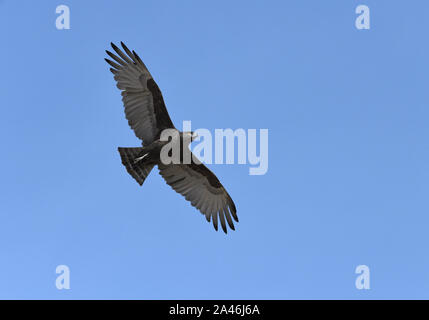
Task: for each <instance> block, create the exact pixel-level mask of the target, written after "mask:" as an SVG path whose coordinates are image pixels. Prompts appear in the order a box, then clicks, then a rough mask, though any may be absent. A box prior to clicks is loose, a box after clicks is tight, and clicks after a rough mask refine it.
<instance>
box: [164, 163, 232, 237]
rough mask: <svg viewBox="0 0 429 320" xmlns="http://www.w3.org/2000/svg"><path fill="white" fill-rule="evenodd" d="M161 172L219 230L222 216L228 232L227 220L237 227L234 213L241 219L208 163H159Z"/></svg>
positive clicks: (168, 182)
mask: <svg viewBox="0 0 429 320" xmlns="http://www.w3.org/2000/svg"><path fill="white" fill-rule="evenodd" d="M158 168H159V173H160V174H161V176H162V177H163V178H164V180H165V181H166V182H167V184H169V185H170V186H171V187H172V188H173V189H174V190H175V191H176V192H178V193H180V194H181V195H183V196H184V197H185V198H186V200H188V201H190V202H191V204H192V205H193V206H194V207H196V208H197V209H198V210H200V212H201V213H202V214H204V215H205V216H206V219H207V221H208V222H210V220H212V221H213V226H214V228H215V229H216V231H217V230H218V218H219V220H220V223H221V226H222V229H223V231H224V232H225V233H227V229H226V223H225V220H226V222H228V225H229V227H230V228H231V229H232V230H235V228H234V223H233V221H232V218H231V216H232V217H233V218H234V220H235V221H237V222H238V217H237V210H236V208H235V204H234V202H233V201H232V199H231V197H230V195H229V194H228V192H227V191H226V190H225V188H224V187H223V186H222V184H221V183H220V181H219V180H218V178H217V177H216V176H215V175H214V173H213V172H211V171H210V170H209V169H208V168H207V167H206V166H205V165H204V164H202V163H201V164H195V163H191V164H171V165H164V164H162V163H161V164H159V165H158Z"/></svg>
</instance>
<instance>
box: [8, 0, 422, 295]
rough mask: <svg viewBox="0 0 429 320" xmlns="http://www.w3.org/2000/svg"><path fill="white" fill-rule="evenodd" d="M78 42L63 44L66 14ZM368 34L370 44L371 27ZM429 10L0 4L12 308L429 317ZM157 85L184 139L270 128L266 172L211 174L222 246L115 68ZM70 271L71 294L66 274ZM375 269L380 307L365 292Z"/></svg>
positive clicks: (337, 5) (319, 4)
mask: <svg viewBox="0 0 429 320" xmlns="http://www.w3.org/2000/svg"><path fill="white" fill-rule="evenodd" d="M60 4H66V5H68V6H69V7H70V10H71V29H70V30H62V31H60V30H57V29H56V28H55V20H56V17H57V14H56V13H55V8H56V6H57V5H60ZM359 4H366V5H368V6H369V8H370V10H371V29H370V30H360V31H359V30H357V29H356V28H355V18H356V14H355V8H356V6H357V5H359ZM428 11H429V3H428V2H427V1H409V2H404V1H392V0H389V1H387V0H385V1H380V0H377V1H374V0H362V1H354V0H348V1H344V0H341V1H340V0H337V1H303V0H299V1H298V0H296V1H269V2H261V1H233V2H231V1H210V2H209V1H115V2H113V1H41V2H40V1H39V2H37V3H36V2H34V1H10V0H3V1H0V35H1V40H2V49H1V50H0V59H1V61H2V66H1V77H0V86H1V88H2V89H1V95H0V97H1V100H0V101H1V111H2V116H1V117H0V141H1V146H2V152H1V157H0V177H1V183H0V195H1V201H0V248H1V249H0V253H1V254H0V298H37V299H46V298H53V299H71V298H82V299H87V298H98V299H103V298H120V299H137V298H139V299H162V298H164V299H173V298H178V299H190V298H192V299H199V298H201V299H207V298H211V299H220V298H223V299H234V298H242V299H289V298H293V299H295V298H311V299H312V298H324V299H331V298H344V299H362V298H368V299H374V298H429V255H428V249H427V248H428V243H429V233H428V229H429V202H428V199H429V198H428V193H429V187H428V186H429V184H428V179H429V174H428V172H429V148H428V147H429V140H428V137H429V126H428V119H429V109H428V107H429V90H428V86H429V81H428V74H429V63H428V56H429V44H428V41H427V39H428V37H427V33H428V30H429V19H428V17H427V13H428ZM111 41H114V42H119V41H124V42H126V43H127V44H128V46H129V47H130V48H132V49H134V50H136V51H137V52H138V53H139V55H140V56H141V57H142V58H143V60H144V61H145V62H146V64H147V65H148V67H149V69H150V71H151V73H152V75H153V76H154V77H155V80H156V81H157V83H158V85H159V86H160V88H161V90H162V92H163V95H164V98H165V101H166V104H167V108H168V110H169V112H170V115H171V117H172V119H173V121H174V122H175V123H176V124H177V125H178V126H179V125H181V121H182V120H192V125H193V128H208V129H210V130H214V129H215V128H233V129H235V128H245V129H249V128H257V129H259V128H268V129H269V170H268V173H267V174H266V175H264V176H249V174H248V166H246V165H238V164H237V165H210V168H211V169H212V170H213V171H214V172H215V173H216V174H217V175H218V177H219V179H220V180H221V181H222V182H223V184H224V185H225V186H226V188H227V189H228V191H229V192H230V194H231V196H232V197H233V199H234V200H235V203H236V205H237V208H238V215H239V218H240V223H239V224H238V225H237V231H236V232H232V233H229V234H228V235H224V234H223V233H221V232H215V231H214V230H213V228H212V226H210V225H209V224H208V223H207V222H205V220H204V218H203V217H202V216H201V215H200V214H199V213H198V212H197V211H196V210H195V209H194V208H193V207H191V206H190V205H189V203H187V202H186V201H185V200H184V199H183V198H182V197H181V196H180V195H178V194H176V193H175V192H174V191H172V190H171V188H170V187H169V186H167V185H166V184H165V182H164V181H163V180H162V178H161V177H160V176H159V174H158V173H157V171H156V170H155V171H153V172H152V174H151V175H150V177H149V178H148V180H147V181H146V182H145V184H144V185H143V187H139V186H138V185H137V183H136V182H135V181H134V180H133V179H132V178H131V177H130V176H129V175H128V174H127V173H126V171H125V169H124V168H123V166H122V165H121V163H120V159H119V155H118V152H117V147H118V146H138V145H139V140H137V138H136V137H135V136H134V134H133V132H132V131H131V130H130V129H129V127H128V124H127V122H126V120H125V117H124V114H123V107H122V103H121V98H120V93H119V90H118V89H117V88H116V87H115V84H114V81H113V78H112V75H111V74H110V72H109V70H108V65H107V64H106V63H105V62H104V60H103V58H104V57H105V53H104V50H105V49H108V47H109V43H110V42H111ZM60 264H65V265H67V266H69V267H70V272H71V278H70V280H71V283H70V284H71V289H70V290H68V291H67V290H61V291H60V290H57V289H56V287H55V279H56V276H57V275H56V274H55V268H56V266H57V265H60ZM361 264H365V265H368V266H369V268H370V271H371V289H370V290H361V291H360V290H357V289H356V288H355V279H356V277H357V275H356V274H355V273H354V271H355V268H356V266H358V265H361Z"/></svg>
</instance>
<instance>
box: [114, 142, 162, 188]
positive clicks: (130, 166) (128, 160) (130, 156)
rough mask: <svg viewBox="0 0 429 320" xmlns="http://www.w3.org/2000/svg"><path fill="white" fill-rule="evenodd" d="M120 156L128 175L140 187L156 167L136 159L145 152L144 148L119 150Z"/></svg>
mask: <svg viewBox="0 0 429 320" xmlns="http://www.w3.org/2000/svg"><path fill="white" fill-rule="evenodd" d="M118 151H119V154H120V155H121V160H122V164H123V165H124V166H125V168H126V169H127V171H128V173H129V174H130V175H131V176H132V177H133V178H134V179H135V180H136V181H137V183H138V184H139V185H142V184H143V182H144V181H145V179H146V177H147V176H148V175H149V173H150V171H151V170H152V168H153V167H154V165H153V164H144V163H142V162H137V163H136V161H135V159H136V158H137V157H138V156H139V154H140V153H141V152H142V151H143V148H121V147H119V148H118Z"/></svg>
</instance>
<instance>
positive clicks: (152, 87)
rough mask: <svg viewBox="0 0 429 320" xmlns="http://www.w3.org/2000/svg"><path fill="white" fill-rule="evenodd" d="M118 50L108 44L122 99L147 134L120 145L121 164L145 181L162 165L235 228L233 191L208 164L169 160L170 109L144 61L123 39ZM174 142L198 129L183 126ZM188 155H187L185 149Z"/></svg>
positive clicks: (212, 216)
mask: <svg viewBox="0 0 429 320" xmlns="http://www.w3.org/2000/svg"><path fill="white" fill-rule="evenodd" d="M111 45H112V48H113V50H114V51H115V52H116V54H117V55H115V54H113V53H112V52H110V51H107V50H106V53H107V54H108V55H109V56H110V57H111V58H112V59H113V60H114V61H112V60H110V59H107V58H106V59H105V60H106V61H107V63H109V64H110V65H111V66H112V68H110V71H111V72H112V73H113V74H114V79H115V80H116V83H117V84H116V85H117V87H118V88H119V89H120V90H121V91H122V101H123V103H124V107H125V116H126V118H127V120H128V124H129V125H130V127H131V128H132V129H133V130H134V133H135V135H136V136H137V138H139V139H140V140H142V147H139V148H121V147H119V148H118V151H119V154H120V155H121V160H122V164H123V165H124V166H125V168H126V169H127V171H128V173H129V174H130V175H131V176H132V177H133V178H134V179H135V180H136V181H137V182H138V184H140V185H142V184H143V182H144V180H145V179H146V177H147V176H148V175H149V173H150V171H151V170H152V168H153V167H154V166H155V165H157V166H158V169H159V173H160V174H161V176H162V177H163V178H164V180H165V181H166V182H167V184H168V185H170V186H171V187H172V188H173V189H174V190H175V191H176V192H178V193H180V194H182V195H183V196H184V197H185V198H186V200H188V201H190V202H191V204H192V205H193V206H194V207H196V208H197V209H198V210H199V211H200V212H201V213H202V214H203V215H205V217H206V219H207V221H208V222H210V220H211V221H212V222H213V226H214V228H215V229H216V231H217V230H218V220H220V224H221V226H222V229H223V231H224V232H225V233H227V228H226V222H227V223H228V225H229V227H230V228H231V229H232V230H235V228H234V223H233V221H232V218H234V220H235V221H236V222H238V217H237V210H236V208H235V204H234V202H233V201H232V199H231V197H230V195H229V194H228V192H227V191H226V190H225V188H224V187H223V185H222V184H221V183H220V181H219V179H218V178H217V177H216V176H215V174H214V173H213V172H211V171H210V170H209V169H208V168H207V167H206V166H205V165H204V164H202V163H196V162H192V161H191V163H190V164H185V163H184V161H180V162H179V163H178V164H174V163H171V164H167V165H166V164H164V163H163V162H162V161H161V157H160V152H161V149H162V147H163V146H164V145H165V144H166V143H168V141H161V139H160V136H161V132H162V131H163V130H165V129H175V130H177V129H176V128H175V127H174V125H173V122H172V121H171V119H170V116H169V115H168V112H167V108H166V107H165V104H164V99H163V98H162V94H161V91H160V90H159V88H158V85H157V84H156V82H155V81H154V80H153V78H152V75H151V74H150V72H149V70H148V69H147V68H146V66H145V64H144V63H143V61H142V60H141V59H140V57H139V56H138V55H137V53H135V52H134V51H132V52H131V51H130V50H129V49H128V48H127V47H126V46H125V45H124V44H123V43H122V42H121V46H122V48H123V50H124V51H125V53H124V52H123V51H122V50H121V49H119V48H118V47H117V46H116V45H115V44H113V43H111ZM178 137H179V139H177V141H176V142H175V143H180V145H181V146H183V144H186V143H187V144H189V143H190V142H191V139H192V138H194V137H195V135H194V134H193V132H180V133H179V135H178ZM181 157H182V158H183V155H181Z"/></svg>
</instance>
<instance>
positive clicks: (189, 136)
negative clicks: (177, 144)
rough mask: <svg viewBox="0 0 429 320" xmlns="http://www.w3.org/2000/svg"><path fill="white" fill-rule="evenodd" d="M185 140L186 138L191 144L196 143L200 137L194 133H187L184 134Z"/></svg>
mask: <svg viewBox="0 0 429 320" xmlns="http://www.w3.org/2000/svg"><path fill="white" fill-rule="evenodd" d="M182 135H183V138H186V139H187V140H188V141H189V142H192V141H194V140H195V139H196V138H197V137H198V135H197V134H196V133H195V132H194V131H185V132H183V133H182Z"/></svg>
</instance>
